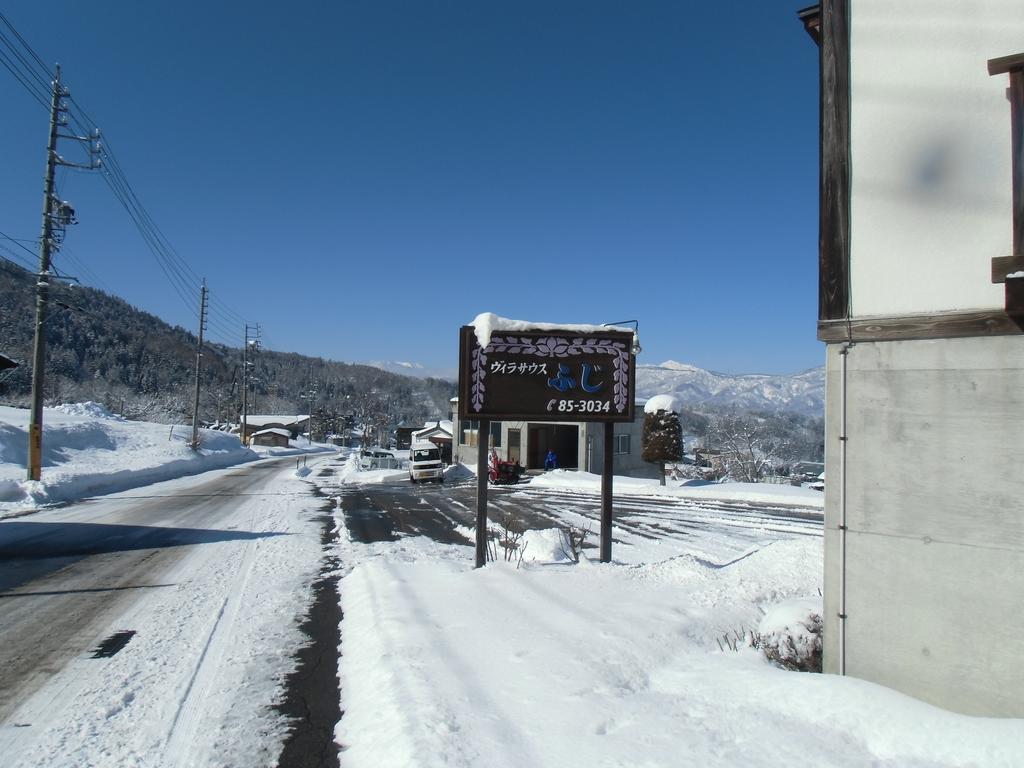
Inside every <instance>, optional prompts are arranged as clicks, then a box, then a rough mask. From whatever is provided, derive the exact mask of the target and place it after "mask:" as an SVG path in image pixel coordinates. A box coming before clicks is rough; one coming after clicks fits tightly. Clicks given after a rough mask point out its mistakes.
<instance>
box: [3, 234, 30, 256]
mask: <svg viewBox="0 0 1024 768" xmlns="http://www.w3.org/2000/svg"><path fill="white" fill-rule="evenodd" d="M0 237H2V238H3V239H4V240H10V241H11V242H12V243H14V244H15V245H16V246H18V247H19V248H21V250H23V251H24V252H25V253H27V254H28V255H29V256H31V257H32V258H33V259H34V258H35V257H36V255H37V254H36V252H35V251H33V250H31V249H29V248H26V247H25V246H24V245H22V242H23V240H24V238H20V239H19V238H17V237H11V236H10V235H8V234H6V233H4V232H0ZM28 242H33V241H31V240H29V241H28Z"/></svg>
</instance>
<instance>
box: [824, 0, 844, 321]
mask: <svg viewBox="0 0 1024 768" xmlns="http://www.w3.org/2000/svg"><path fill="white" fill-rule="evenodd" d="M821 11H822V13H821V57H820V66H821V81H820V88H821V96H820V121H821V175H820V180H819V197H820V200H819V211H818V216H819V219H818V221H819V229H818V319H819V320H822V321H824V320H837V319H840V318H846V317H849V315H850V23H849V18H850V13H849V11H850V8H849V0H825V2H823V3H822V4H821Z"/></svg>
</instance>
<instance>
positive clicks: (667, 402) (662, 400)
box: [644, 395, 683, 413]
mask: <svg viewBox="0 0 1024 768" xmlns="http://www.w3.org/2000/svg"><path fill="white" fill-rule="evenodd" d="M658 411H666V412H667V413H682V412H683V401H682V400H680V399H679V398H678V397H676V396H675V395H655V396H654V397H652V398H651V399H650V400H648V401H647V402H646V403H644V413H657V412H658Z"/></svg>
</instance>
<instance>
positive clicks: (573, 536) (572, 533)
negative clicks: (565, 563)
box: [558, 525, 590, 563]
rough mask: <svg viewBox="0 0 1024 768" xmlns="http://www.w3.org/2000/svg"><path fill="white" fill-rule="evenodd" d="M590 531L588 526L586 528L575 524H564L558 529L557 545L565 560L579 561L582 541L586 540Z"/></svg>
mask: <svg viewBox="0 0 1024 768" xmlns="http://www.w3.org/2000/svg"><path fill="white" fill-rule="evenodd" d="M589 533H590V526H589V525H588V526H587V527H586V528H583V527H582V526H576V525H565V526H564V527H562V528H559V530H558V537H559V545H560V548H561V551H562V555H564V556H565V559H566V560H571V561H572V562H574V563H578V562H579V561H580V553H581V552H582V551H583V542H585V541H586V540H587V534H589Z"/></svg>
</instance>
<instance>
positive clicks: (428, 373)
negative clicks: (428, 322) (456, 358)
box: [364, 360, 459, 381]
mask: <svg viewBox="0 0 1024 768" xmlns="http://www.w3.org/2000/svg"><path fill="white" fill-rule="evenodd" d="M364 365H372V366H373V367H374V368H380V369H381V370H382V371H388V372H389V373H398V374H401V375H402V376H414V377H416V378H417V379H427V378H431V379H446V380H448V381H458V378H459V372H458V371H457V370H456V369H455V368H429V367H427V366H425V365H423V364H422V363H410V362H406V361H404V360H371V361H370V362H368V363H364Z"/></svg>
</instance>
